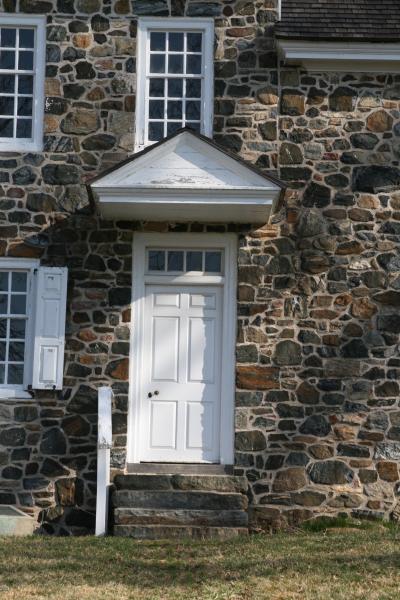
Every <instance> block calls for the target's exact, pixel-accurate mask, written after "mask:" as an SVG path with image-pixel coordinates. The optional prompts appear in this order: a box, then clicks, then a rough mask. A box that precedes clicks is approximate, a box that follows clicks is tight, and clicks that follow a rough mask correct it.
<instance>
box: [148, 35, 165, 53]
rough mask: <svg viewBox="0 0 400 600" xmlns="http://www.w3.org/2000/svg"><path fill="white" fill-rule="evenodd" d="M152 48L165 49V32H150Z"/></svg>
mask: <svg viewBox="0 0 400 600" xmlns="http://www.w3.org/2000/svg"><path fill="white" fill-rule="evenodd" d="M150 50H165V33H164V32H162V31H152V32H151V33H150Z"/></svg>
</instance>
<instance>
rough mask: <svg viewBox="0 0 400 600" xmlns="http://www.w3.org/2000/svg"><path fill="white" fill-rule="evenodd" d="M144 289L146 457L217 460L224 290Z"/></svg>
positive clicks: (143, 426)
mask: <svg viewBox="0 0 400 600" xmlns="http://www.w3.org/2000/svg"><path fill="white" fill-rule="evenodd" d="M145 290H146V291H145V302H144V323H145V335H144V340H143V362H142V381H141V385H140V389H141V396H142V398H141V418H140V427H139V431H140V433H139V435H140V444H139V445H140V455H141V460H142V461H153V462H219V460H220V420H221V348H222V343H221V342H222V340H221V332H222V289H221V288H220V287H218V286H200V285H196V286H174V285H164V286H156V285H147V286H146V288H145Z"/></svg>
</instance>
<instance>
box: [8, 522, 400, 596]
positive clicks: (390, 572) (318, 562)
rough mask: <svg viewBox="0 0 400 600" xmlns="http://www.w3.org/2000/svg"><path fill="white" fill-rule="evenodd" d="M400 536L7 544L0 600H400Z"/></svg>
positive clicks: (378, 530)
mask: <svg viewBox="0 0 400 600" xmlns="http://www.w3.org/2000/svg"><path fill="white" fill-rule="evenodd" d="M399 542H400V534H399V533H397V531H396V530H393V529H388V528H383V527H373V528H370V529H364V530H363V529H361V530H354V529H348V530H346V529H339V530H329V531H319V532H300V533H296V534H291V535H289V534H279V535H275V536H264V535H258V536H251V537H249V538H248V539H245V538H242V539H237V540H234V541H229V542H211V541H205V542H191V541H187V542H137V541H134V540H129V539H121V538H103V539H96V538H43V537H41V538H40V537H33V538H25V539H21V538H19V539H18V538H14V539H12V538H2V539H0V598H1V600H28V599H29V600H31V599H34V600H42V599H48V598H51V599H52V600H54V599H59V598H60V599H62V600H78V599H79V600H111V599H112V600H117V599H118V600H127V599H134V600H144V599H146V600H161V599H162V600H169V599H171V600H172V599H173V600H183V599H185V600H187V599H196V600H253V599H257V600H262V599H264V598H265V599H268V600H283V599H284V600H289V599H295V600H328V599H329V600H353V599H360V600H389V599H390V600H392V599H393V600H394V599H396V600H398V599H399V598H400V547H399Z"/></svg>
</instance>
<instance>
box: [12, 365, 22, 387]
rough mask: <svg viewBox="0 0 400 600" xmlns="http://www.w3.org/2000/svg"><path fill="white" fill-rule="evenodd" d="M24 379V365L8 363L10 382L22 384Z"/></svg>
mask: <svg viewBox="0 0 400 600" xmlns="http://www.w3.org/2000/svg"><path fill="white" fill-rule="evenodd" d="M23 380H24V365H8V383H10V384H14V385H21V384H22V383H23Z"/></svg>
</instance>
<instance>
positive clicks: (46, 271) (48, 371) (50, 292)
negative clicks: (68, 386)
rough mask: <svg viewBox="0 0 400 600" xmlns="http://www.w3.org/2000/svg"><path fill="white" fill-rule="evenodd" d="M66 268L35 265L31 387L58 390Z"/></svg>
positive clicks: (60, 380) (65, 294)
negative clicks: (36, 266) (36, 267)
mask: <svg viewBox="0 0 400 600" xmlns="http://www.w3.org/2000/svg"><path fill="white" fill-rule="evenodd" d="M67 275H68V269H66V268H58V267H39V268H38V269H37V271H36V277H37V282H36V283H37V285H36V310H35V327H34V345H33V377H32V388H33V389H36V390H48V389H52V390H61V389H62V383H63V370H64V343H65V312H66V303H67Z"/></svg>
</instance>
